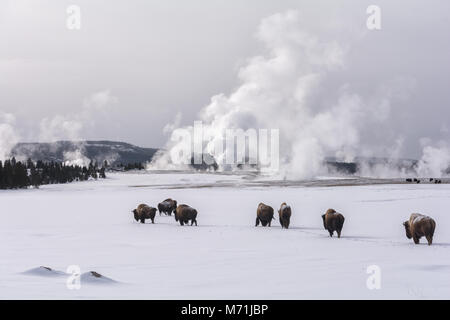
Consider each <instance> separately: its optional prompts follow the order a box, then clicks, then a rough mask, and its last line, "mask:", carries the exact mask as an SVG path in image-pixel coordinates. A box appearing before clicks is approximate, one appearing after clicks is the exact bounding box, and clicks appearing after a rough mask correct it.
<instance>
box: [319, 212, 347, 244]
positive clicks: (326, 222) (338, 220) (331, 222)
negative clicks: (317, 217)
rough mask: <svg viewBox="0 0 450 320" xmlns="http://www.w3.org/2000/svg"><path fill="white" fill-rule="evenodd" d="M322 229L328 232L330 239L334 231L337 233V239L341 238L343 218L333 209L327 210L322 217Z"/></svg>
mask: <svg viewBox="0 0 450 320" xmlns="http://www.w3.org/2000/svg"><path fill="white" fill-rule="evenodd" d="M322 219H323V227H324V228H325V230H328V232H329V234H330V237H332V236H333V233H334V231H336V232H337V235H338V238H340V237H341V230H342V227H343V226H344V221H345V218H344V216H343V215H342V214H340V213H338V212H336V210H334V209H328V210H327V212H325V214H323V215H322Z"/></svg>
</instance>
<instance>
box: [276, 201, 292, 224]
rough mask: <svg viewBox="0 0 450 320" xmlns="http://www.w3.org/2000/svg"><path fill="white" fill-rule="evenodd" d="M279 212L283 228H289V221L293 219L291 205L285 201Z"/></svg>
mask: <svg viewBox="0 0 450 320" xmlns="http://www.w3.org/2000/svg"><path fill="white" fill-rule="evenodd" d="M278 214H279V216H280V224H281V228H286V229H288V228H289V222H290V221H291V207H290V206H288V205H287V204H286V202H283V203H282V204H281V207H280V210H278Z"/></svg>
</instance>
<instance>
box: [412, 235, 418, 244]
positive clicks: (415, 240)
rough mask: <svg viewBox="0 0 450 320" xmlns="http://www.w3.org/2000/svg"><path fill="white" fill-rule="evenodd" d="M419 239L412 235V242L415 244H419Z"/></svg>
mask: <svg viewBox="0 0 450 320" xmlns="http://www.w3.org/2000/svg"><path fill="white" fill-rule="evenodd" d="M419 239H420V238H418V237H416V236H414V237H413V240H414V243H415V244H419Z"/></svg>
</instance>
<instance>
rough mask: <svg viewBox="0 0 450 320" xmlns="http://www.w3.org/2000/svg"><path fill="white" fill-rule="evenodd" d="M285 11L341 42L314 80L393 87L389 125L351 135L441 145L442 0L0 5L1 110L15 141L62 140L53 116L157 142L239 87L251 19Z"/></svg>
mask: <svg viewBox="0 0 450 320" xmlns="http://www.w3.org/2000/svg"><path fill="white" fill-rule="evenodd" d="M71 4H75V5H78V6H79V7H80V9H81V29H80V30H69V29H68V28H67V27H66V19H67V17H68V14H67V13H66V9H67V7H68V6H69V5H71ZM370 4H377V5H379V6H380V8H381V10H382V11H381V17H382V20H381V21H382V29H381V30H379V31H369V30H368V29H367V28H366V19H367V14H366V8H367V6H368V5H370ZM288 9H295V10H297V11H298V12H300V13H301V15H302V17H303V19H304V25H305V26H307V28H308V31H309V32H312V33H314V34H315V35H316V36H317V37H318V38H319V39H322V38H323V39H325V40H329V41H336V42H338V43H340V44H342V45H343V46H344V47H345V48H348V51H347V52H346V57H345V59H344V60H345V63H344V66H343V67H342V68H341V69H340V71H339V72H335V73H331V74H330V75H329V77H330V79H329V80H328V81H327V82H326V83H325V84H324V85H327V86H330V88H331V87H334V86H335V85H349V86H351V87H352V88H353V90H355V91H356V92H357V93H358V94H360V95H361V96H363V97H365V96H368V97H370V96H371V95H373V94H375V93H376V92H379V90H380V89H379V88H383V87H384V88H386V87H390V86H391V85H392V86H395V87H396V93H395V97H394V98H392V101H391V112H390V114H389V117H388V118H387V119H386V120H385V125H386V128H388V127H389V128H391V129H392V130H390V131H389V132H388V130H383V132H381V133H380V132H373V131H370V132H362V133H361V136H362V139H368V140H371V139H377V136H379V135H380V134H386V135H387V136H385V137H384V140H383V141H386V139H390V138H391V137H392V139H395V138H398V137H401V138H402V139H404V146H403V150H402V154H401V155H402V156H405V157H416V158H417V157H418V156H420V152H421V146H420V139H423V138H429V139H432V140H435V141H438V140H446V141H448V140H449V137H450V133H449V130H450V122H449V119H450V88H449V84H450V13H449V12H450V2H449V1H446V0H442V1H438V0H432V1H419V0H417V1H415V0H409V1H362V0H354V1H337V0H329V1H317V0H316V1H301V0H296V1H289V0H277V1H274V0H272V1H261V0H245V1H241V0H240V1H238V0H232V1H230V0H228V1H217V0H190V1H181V0H177V1H173V0H154V1H139V0H134V1H112V0H108V1H106V0H105V1H102V0H86V1H82V0H71V1H65V0H52V1H50V0H47V1H43V0H30V1H23V0H1V1H0V39H1V41H0V114H12V115H14V117H15V120H14V122H13V124H14V127H15V130H16V132H17V134H18V135H19V137H20V140H21V141H38V140H40V141H43V140H52V139H53V138H55V139H57V138H66V137H64V132H63V131H64V128H60V127H58V126H59V124H58V123H59V122H64V121H66V122H67V126H69V127H70V126H71V122H77V121H79V122H83V124H82V126H81V127H78V128H75V129H73V131H71V130H72V128H69V129H68V131H69V132H71V133H70V134H68V137H67V138H80V139H108V140H119V141H126V142H130V143H134V144H137V145H140V146H146V147H162V146H164V145H165V142H166V140H167V137H168V136H167V135H165V134H164V133H163V128H164V126H165V125H166V124H168V123H171V122H173V121H174V118H175V116H176V114H177V113H181V116H182V117H181V124H183V125H189V124H192V122H193V120H194V119H196V118H197V115H198V112H199V111H200V110H201V109H202V108H203V107H204V106H206V105H207V104H209V102H210V99H211V97H212V96H213V95H215V94H218V93H225V94H228V93H230V91H232V90H233V89H234V88H236V87H237V86H238V85H239V80H238V79H237V73H238V70H239V68H240V67H242V66H243V65H245V63H246V61H248V59H249V58H250V57H252V56H256V55H259V54H264V52H262V51H261V50H262V48H261V43H260V42H259V41H258V40H257V39H256V37H255V34H256V31H257V28H258V25H259V24H260V21H261V19H263V18H264V17H267V16H270V15H272V14H275V13H277V12H284V11H286V10H288ZM330 91H331V90H330ZM332 98H333V94H332V93H330V99H332ZM280 107H282V106H280ZM3 118H5V116H3ZM2 121H6V120H2ZM66 129H67V128H66ZM49 131H50V132H49ZM2 139H4V137H2ZM374 141H375V140H374ZM380 141H381V140H380Z"/></svg>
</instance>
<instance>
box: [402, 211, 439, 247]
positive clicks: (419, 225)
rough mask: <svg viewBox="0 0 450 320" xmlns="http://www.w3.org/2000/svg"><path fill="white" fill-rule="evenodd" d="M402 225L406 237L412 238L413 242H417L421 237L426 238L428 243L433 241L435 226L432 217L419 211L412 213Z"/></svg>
mask: <svg viewBox="0 0 450 320" xmlns="http://www.w3.org/2000/svg"><path fill="white" fill-rule="evenodd" d="M403 226H404V227H405V231H406V237H407V238H408V239H411V238H413V241H414V243H415V244H419V240H420V238H421V237H425V238H426V239H427V241H428V245H431V244H432V243H433V235H434V229H435V228H436V222H435V221H434V220H433V218H431V217H428V216H425V215H423V214H420V213H412V214H411V216H410V217H409V220H407V221H405V222H403Z"/></svg>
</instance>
